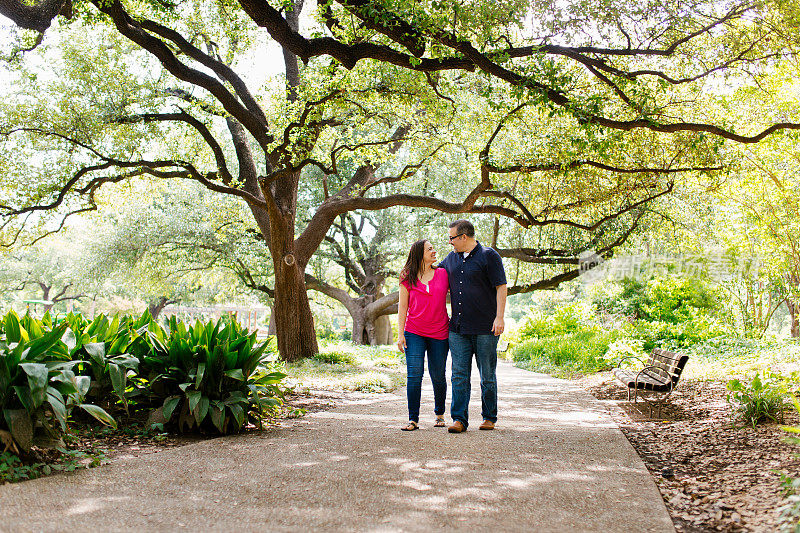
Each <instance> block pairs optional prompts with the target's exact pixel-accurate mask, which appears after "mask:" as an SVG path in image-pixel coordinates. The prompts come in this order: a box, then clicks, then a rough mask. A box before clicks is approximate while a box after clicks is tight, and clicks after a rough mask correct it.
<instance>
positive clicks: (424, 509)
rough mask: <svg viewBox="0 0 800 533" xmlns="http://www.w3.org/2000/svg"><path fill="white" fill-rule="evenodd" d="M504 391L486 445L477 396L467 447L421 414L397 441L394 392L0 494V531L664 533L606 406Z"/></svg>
mask: <svg viewBox="0 0 800 533" xmlns="http://www.w3.org/2000/svg"><path fill="white" fill-rule="evenodd" d="M476 377H477V372H475V374H474V375H473V381H477V380H476V379H475V378H476ZM498 380H499V384H500V400H501V401H500V406H499V415H500V419H499V420H498V427H497V429H496V430H495V431H478V430H477V425H478V424H479V423H480V395H479V394H478V393H477V389H476V388H473V397H472V402H471V407H472V409H471V411H470V421H471V423H472V425H471V426H470V429H469V431H467V432H466V433H464V434H458V435H451V434H448V433H447V432H446V429H443V428H434V427H432V424H433V414H432V409H433V408H432V403H431V402H430V401H427V402H424V404H423V413H424V414H423V417H422V420H421V422H422V424H421V426H422V427H421V429H419V430H418V431H414V432H410V433H407V432H401V431H399V427H400V426H401V424H402V422H403V421H404V420H405V416H406V401H405V390H404V389H403V390H400V391H398V393H397V394H392V395H383V396H382V397H381V398H380V399H378V400H372V401H365V402H363V403H357V404H354V405H348V406H346V407H341V408H338V409H335V410H332V411H326V412H320V413H315V414H312V415H309V416H307V417H305V418H303V419H299V420H294V421H289V422H287V423H286V424H284V426H283V427H281V428H277V429H274V430H270V431H267V432H264V433H261V434H257V435H256V434H252V435H244V436H237V437H229V438H222V439H214V440H209V441H204V442H200V443H198V444H192V445H188V446H184V447H181V448H172V449H167V450H164V451H161V452H159V453H155V454H150V455H145V456H142V457H139V458H135V459H128V460H120V461H117V462H115V463H113V464H111V465H108V466H104V467H101V468H97V469H93V470H84V471H80V472H76V473H72V474H66V475H58V476H53V477H50V478H45V479H38V480H34V481H29V482H25V483H20V484H16V485H5V486H0V531H67V530H73V531H75V530H101V531H119V530H128V531H130V530H136V531H176V530H178V531H180V530H197V529H201V530H213V531H230V530H241V531H366V532H389V531H448V530H456V529H458V530H465V531H558V532H564V531H598V532H599V531H602V532H613V531H620V532H621V531H637V532H638V531H659V532H661V531H664V532H667V531H670V532H671V531H674V529H673V526H672V522H671V521H670V518H669V515H668V514H667V511H666V509H665V507H664V504H663V502H662V500H661V497H660V495H659V493H658V489H657V488H656V486H655V484H654V482H653V481H652V479H651V478H650V476H649V474H648V472H647V470H646V469H645V467H644V465H643V464H642V462H641V460H640V459H639V457H638V456H637V455H636V452H635V451H634V450H633V448H632V447H631V446H630V444H629V443H628V441H627V440H626V439H625V437H624V436H623V435H622V433H621V432H620V431H619V429H618V428H617V427H616V426H615V425H614V423H613V422H611V420H610V419H609V417H608V416H607V414H606V411H605V408H604V407H603V406H601V405H600V404H599V403H598V402H596V401H595V400H594V399H593V398H592V397H591V396H589V395H588V394H586V393H585V392H583V391H581V390H579V389H577V388H576V387H573V386H572V385H571V384H569V383H568V382H565V381H562V380H557V379H554V378H551V377H548V376H544V375H541V374H534V373H530V372H526V371H524V370H519V369H517V368H514V367H512V366H511V365H510V364H508V363H501V364H500V368H498ZM426 381H427V378H426ZM431 397H432V392H431V389H430V388H429V387H428V386H426V387H425V388H423V399H424V400H430V399H431ZM448 401H449V397H448Z"/></svg>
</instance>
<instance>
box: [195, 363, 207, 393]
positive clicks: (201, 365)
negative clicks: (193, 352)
mask: <svg viewBox="0 0 800 533" xmlns="http://www.w3.org/2000/svg"><path fill="white" fill-rule="evenodd" d="M205 373H206V364H205V363H199V364H198V365H197V377H196V378H195V381H194V386H195V387H197V388H198V389H199V388H200V384H201V383H202V382H203V376H204V375H205Z"/></svg>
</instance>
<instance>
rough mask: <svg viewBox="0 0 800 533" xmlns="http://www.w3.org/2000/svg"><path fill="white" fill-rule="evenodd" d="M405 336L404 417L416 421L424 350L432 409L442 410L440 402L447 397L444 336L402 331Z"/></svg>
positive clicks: (423, 364)
mask: <svg viewBox="0 0 800 533" xmlns="http://www.w3.org/2000/svg"><path fill="white" fill-rule="evenodd" d="M404 334H405V337H406V368H407V369H408V385H407V387H406V394H407V395H408V419H409V420H413V421H414V422H419V402H420V396H422V375H423V374H424V373H425V353H427V354H428V374H429V375H430V377H431V382H432V383H433V402H434V408H433V412H434V414H436V415H443V414H444V404H445V399H446V398H447V380H446V379H445V376H444V374H445V367H446V366H447V351H448V350H449V348H450V346H449V342H448V341H447V339H442V340H439V339H432V338H430V337H423V336H422V335H417V334H415V333H409V332H408V331H405V332H404Z"/></svg>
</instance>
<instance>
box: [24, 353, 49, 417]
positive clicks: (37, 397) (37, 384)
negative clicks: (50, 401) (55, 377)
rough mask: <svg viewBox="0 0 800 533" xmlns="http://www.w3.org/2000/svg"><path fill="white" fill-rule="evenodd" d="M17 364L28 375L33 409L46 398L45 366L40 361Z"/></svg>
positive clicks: (46, 376)
mask: <svg viewBox="0 0 800 533" xmlns="http://www.w3.org/2000/svg"><path fill="white" fill-rule="evenodd" d="M19 366H20V368H21V369H22V370H23V371H24V372H25V373H26V374H27V375H28V387H30V391H31V399H32V400H33V407H34V409H35V408H37V407H39V406H40V405H42V404H43V403H44V401H45V400H46V399H47V381H48V379H47V378H48V372H47V366H45V365H43V364H41V363H22V364H20V365H19Z"/></svg>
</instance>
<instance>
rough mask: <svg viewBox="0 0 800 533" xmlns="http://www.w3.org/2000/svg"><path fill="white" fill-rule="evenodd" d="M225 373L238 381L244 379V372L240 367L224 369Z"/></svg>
mask: <svg viewBox="0 0 800 533" xmlns="http://www.w3.org/2000/svg"><path fill="white" fill-rule="evenodd" d="M225 375H226V376H228V377H229V378H233V379H236V380H239V381H244V374H242V369H241V368H234V369H233V370H226V371H225Z"/></svg>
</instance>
